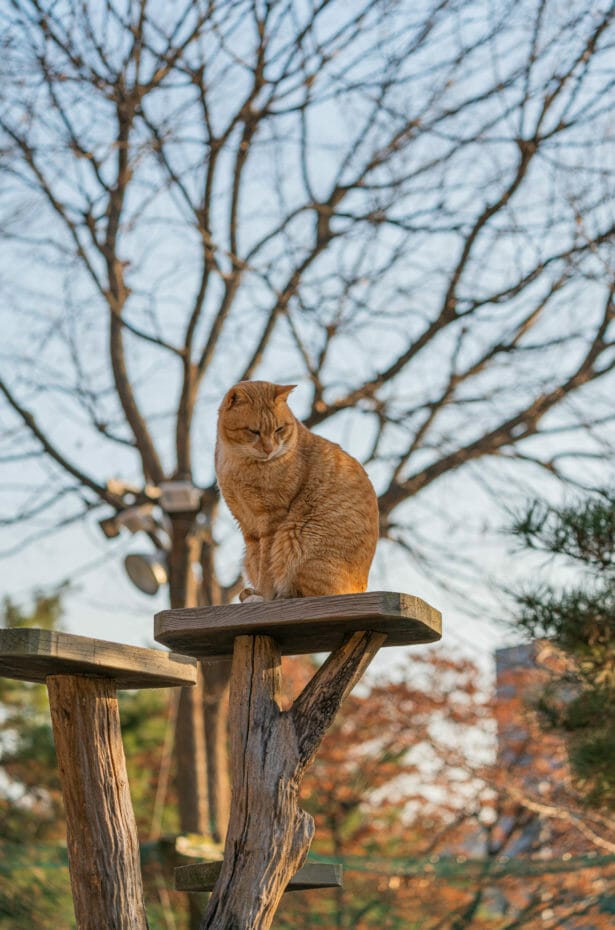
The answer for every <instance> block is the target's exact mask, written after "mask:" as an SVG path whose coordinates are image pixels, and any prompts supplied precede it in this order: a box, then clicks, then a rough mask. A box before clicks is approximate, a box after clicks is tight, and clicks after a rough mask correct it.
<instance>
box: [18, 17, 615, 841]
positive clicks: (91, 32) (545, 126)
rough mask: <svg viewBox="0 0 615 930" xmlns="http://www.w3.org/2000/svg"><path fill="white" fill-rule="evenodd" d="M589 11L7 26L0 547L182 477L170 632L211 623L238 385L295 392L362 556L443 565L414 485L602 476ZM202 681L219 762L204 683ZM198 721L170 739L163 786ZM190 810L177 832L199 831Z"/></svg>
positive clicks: (188, 799) (609, 196)
mask: <svg viewBox="0 0 615 930" xmlns="http://www.w3.org/2000/svg"><path fill="white" fill-rule="evenodd" d="M614 12H615V8H614V5H613V3H611V2H605V0H602V2H596V3H593V4H591V5H590V4H588V5H585V4H582V5H578V4H573V5H570V6H567V5H562V4H559V3H555V2H551V0H514V2H509V0H476V2H472V0H420V2H418V3H415V2H413V3H410V2H404V0H398V2H395V0H381V2H377V0H376V2H374V0H357V2H354V3H352V4H348V3H344V2H342V0H279V2H275V3H272V2H265V0H182V2H178V3H173V4H165V3H158V2H155V0H139V2H137V0H104V2H98V3H93V2H88V0H84V2H79V3H76V2H70V0H64V2H62V0H10V2H9V3H8V4H6V5H5V9H4V11H3V13H2V14H1V15H2V27H1V28H2V33H1V38H0V41H1V44H2V46H1V47H2V55H1V56H0V69H1V78H2V80H1V83H0V133H1V138H2V142H1V143H0V144H1V150H0V151H1V155H0V172H1V177H2V194H1V199H0V210H1V215H2V224H1V232H0V235H1V236H2V243H3V252H2V260H1V264H0V288H1V291H0V293H1V297H2V301H1V305H0V313H1V314H2V320H3V322H2V334H3V337H2V349H1V368H0V392H1V396H2V399H3V401H4V403H3V405H2V407H1V408H0V411H1V412H0V416H1V420H0V424H1V430H2V432H1V435H0V464H2V465H3V466H4V467H6V469H7V470H8V469H13V468H14V467H15V465H16V464H17V465H18V467H19V468H20V469H21V471H22V474H23V476H24V484H25V485H26V486H25V488H24V489H22V491H21V492H16V491H12V494H11V498H10V502H9V503H7V504H5V505H4V507H3V519H2V522H3V525H4V526H5V527H10V528H11V529H12V531H13V528H15V531H16V530H17V529H18V530H19V533H20V536H19V540H18V541H17V542H16V543H11V545H10V546H9V547H8V548H9V549H11V548H13V549H14V547H15V546H16V545H19V546H23V545H26V544H28V543H34V542H35V541H36V539H37V538H38V537H40V536H41V535H42V534H48V533H49V532H51V530H52V529H53V528H54V527H56V526H59V525H62V526H66V525H69V524H71V523H74V522H76V521H80V520H82V519H84V518H88V515H89V514H90V513H91V512H92V511H93V510H94V509H97V508H99V507H100V506H102V505H105V506H106V507H107V508H109V507H111V508H112V511H113V512H115V511H122V510H124V509H125V508H126V507H127V506H128V505H129V504H131V505H135V504H136V505H139V504H150V503H151V504H154V505H157V504H158V503H159V498H158V496H157V493H158V491H159V487H160V484H161V483H163V482H164V481H166V480H169V479H181V480H185V481H187V482H191V483H193V484H194V485H195V486H197V487H199V488H200V489H201V490H202V496H201V499H200V511H199V514H198V518H197V517H196V516H195V514H194V513H186V512H184V513H181V512H173V513H170V514H169V517H170V521H171V522H170V537H171V546H170V554H169V569H170V585H169V588H170V600H171V604H172V605H173V606H181V605H189V604H194V603H196V602H197V601H200V602H202V603H224V602H227V601H228V600H230V599H231V598H232V597H233V595H234V593H235V591H236V590H237V584H238V579H236V578H229V576H228V573H227V574H224V573H222V574H221V573H220V564H219V560H218V559H217V556H216V549H217V543H218V541H219V537H218V535H217V532H216V530H215V525H216V518H217V508H218V498H217V494H216V489H215V485H214V479H213V470H212V454H211V442H212V436H213V427H212V422H213V418H214V410H215V404H216V401H217V399H218V398H219V397H220V396H221V395H222V393H223V391H224V390H225V389H226V388H227V387H228V386H229V385H230V384H231V383H233V382H234V381H237V380H239V379H249V378H252V377H258V376H263V377H271V378H272V379H274V380H276V379H277V380H282V379H283V380H284V381H286V382H287V381H289V380H291V379H295V380H297V381H299V382H301V383H302V384H303V385H304V386H307V387H308V389H309V390H308V392H307V400H306V401H305V403H304V409H303V411H302V415H303V418H304V422H305V423H306V424H307V425H308V426H309V427H311V428H323V429H327V430H329V429H330V430H332V431H333V430H335V429H341V428H345V429H346V430H347V431H348V433H347V435H349V436H350V438H351V441H352V444H353V445H354V446H356V450H357V451H358V453H359V454H360V455H361V457H362V459H363V461H364V462H365V463H366V465H367V467H368V468H369V469H370V471H371V474H372V476H373V479H374V482H375V484H376V487H377V490H378V493H379V499H380V510H381V536H382V539H383V540H390V541H391V543H393V544H395V545H397V546H400V547H403V548H405V549H407V550H408V551H409V552H410V553H411V554H413V555H414V557H415V558H417V559H424V564H425V565H427V564H428V560H431V564H433V562H434V559H440V560H442V559H443V556H444V554H445V550H446V546H445V545H444V543H443V542H442V540H441V539H434V538H433V537H431V538H430V537H429V536H423V535H422V534H421V531H420V529H419V527H418V526H417V520H416V519H415V516H414V509H413V505H412V500H413V499H414V498H415V496H416V495H417V494H419V492H420V493H421V498H422V499H423V498H425V499H426V495H425V492H426V490H427V489H428V488H429V487H430V486H433V485H434V483H435V482H437V481H438V480H439V479H442V478H443V477H445V476H451V475H452V474H454V473H456V471H457V470H459V469H463V470H464V471H466V472H469V473H473V474H475V475H477V476H478V477H479V478H480V480H481V481H483V482H484V484H485V486H486V487H489V488H492V489H495V491H496V492H497V488H498V487H499V488H502V487H503V486H504V485H505V484H506V483H508V482H510V481H512V480H514V476H515V475H518V474H520V472H521V470H522V469H528V468H529V469H532V468H533V469H537V470H538V471H539V472H545V474H547V475H548V476H552V477H555V478H561V477H566V478H571V477H574V475H575V474H576V475H577V476H578V474H579V471H578V470H577V471H576V472H574V471H573V470H572V468H571V466H572V465H574V464H577V465H578V463H579V461H580V462H581V464H582V465H583V466H585V465H587V464H588V463H591V462H592V461H594V460H596V459H598V458H599V457H600V456H603V455H604V452H605V447H606V445H605V444H606V436H607V435H608V433H607V428H608V424H609V422H610V418H611V417H612V416H613V411H612V404H611V405H609V403H608V393H607V392H608V385H609V384H610V385H611V386H612V379H611V374H612V368H613V293H614V290H615V275H614V271H615V265H614V263H613V244H614V241H615V240H614V233H615V222H614V218H613V214H612V203H613V159H612V152H610V153H609V145H610V144H612V131H613V130H612V126H613V110H614V107H613V104H612V99H613V97H612V90H613V83H614V77H613V73H612V70H609V63H610V61H611V57H612V54H613V40H614V36H615V31H614V29H613V18H614ZM205 414H206V416H205ZM195 424H196V426H197V427H198V428H197V429H195ZM329 424H331V425H330V426H329ZM75 436H78V442H75ZM494 463H496V465H497V469H494V468H493V464H494ZM472 469H474V471H473V472H472ZM477 469H478V471H477ZM582 473H583V474H585V470H583V472H582ZM118 474H119V475H124V476H128V477H130V478H131V479H133V480H136V483H137V485H138V487H137V490H136V491H134V490H133V491H131V492H130V494H129V495H128V494H127V493H124V492H122V491H121V490H120V491H118V489H117V485H114V484H109V483H108V479H109V478H110V477H112V476H113V475H118ZM496 479H497V480H498V481H499V482H500V483H499V485H497V486H495V485H494V481H496ZM577 480H578V479H577ZM586 480H587V481H589V480H590V478H589V477H588V478H587V479H586ZM41 521H42V522H41ZM28 525H31V526H32V531H31V532H29V533H26V532H24V527H26V526H28ZM152 538H153V539H154V541H156V535H155V534H153V536H152ZM458 555H459V553H457V556H458ZM441 564H443V563H441ZM448 564H449V565H450V563H448ZM195 565H196V566H199V565H200V571H199V572H198V573H197V572H195V570H194V568H195ZM201 577H202V582H201V581H200V580H198V579H200V578H201ZM206 681H207V684H206V689H207V690H208V696H207V701H206V707H207V708H209V710H208V713H210V714H211V719H210V725H209V727H208V728H207V734H208V736H207V738H208V739H209V741H210V755H211V756H212V757H213V756H214V755H215V753H214V751H213V748H211V747H213V746H214V744H216V745H218V746H221V745H222V742H223V740H222V739H221V738H220V736H219V734H220V732H222V730H223V726H222V723H221V721H220V718H219V708H220V706H221V703H220V702H221V695H223V692H224V690H225V671H224V669H221V668H216V669H210V670H209V672H208V674H207V675H206ZM184 700H185V701H188V700H192V701H193V702H194V697H192V698H189V697H188V696H187V695H186V696H184ZM199 701H200V699H199ZM199 701H197V702H196V703H195V704H194V706H193V707H192V712H191V713H190V714H188V713H185V711H184V709H182V710H181V711H180V719H182V720H185V721H189V725H188V724H186V726H184V727H183V730H182V732H183V736H182V737H181V739H180V753H181V752H185V753H188V757H191V754H192V756H194V752H195V746H196V747H197V748H198V747H199V746H201V745H202V741H203V735H202V728H201V723H200V722H199V719H198V714H199V713H200V711H199V707H200V703H199ZM195 721H196V722H195ZM216 727H217V729H216ZM182 747H183V748H182ZM200 755H201V756H202V753H201V754H200ZM185 768H186V766H184V769H185ZM202 783H203V776H202V773H201V774H200V775H199V774H198V773H197V774H196V775H195V778H194V779H193V780H192V787H191V788H190V787H186V788H185V790H184V791H183V792H182V797H183V798H184V799H185V805H184V807H185V809H184V811H183V815H182V820H183V826H184V828H185V829H191V830H201V831H204V830H205V829H206V828H207V827H208V826H209V827H211V829H213V831H214V832H220V831H221V829H222V826H221V823H222V821H223V813H222V812H221V811H220V809H218V808H216V804H217V803H218V802H216V801H215V798H214V801H213V803H212V804H211V805H210V806H211V809H212V813H211V819H210V822H209V823H208V822H207V817H206V813H205V794H204V791H203V788H202ZM215 784H216V781H215V779H214V781H213V782H212V783H211V790H214V787H213V786H215ZM210 800H211V799H210ZM220 803H221V804H222V806H223V801H221V802H220Z"/></svg>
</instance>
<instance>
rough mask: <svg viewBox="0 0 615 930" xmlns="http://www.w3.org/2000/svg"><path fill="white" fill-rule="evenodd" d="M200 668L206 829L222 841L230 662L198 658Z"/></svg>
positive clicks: (225, 818)
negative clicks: (206, 801) (202, 703)
mask: <svg viewBox="0 0 615 930" xmlns="http://www.w3.org/2000/svg"><path fill="white" fill-rule="evenodd" d="M199 666H200V667H201V668H202V671H203V676H202V677H203V697H204V708H203V710H204V722H205V755H206V760H207V796H208V810H209V829H210V830H211V835H212V838H213V839H214V840H215V841H216V842H218V843H221V842H224V837H225V836H226V828H227V825H228V819H229V811H230V806H231V785H230V772H229V760H228V699H229V680H230V675H231V663H230V661H229V660H228V659H207V660H204V661H202V662H199Z"/></svg>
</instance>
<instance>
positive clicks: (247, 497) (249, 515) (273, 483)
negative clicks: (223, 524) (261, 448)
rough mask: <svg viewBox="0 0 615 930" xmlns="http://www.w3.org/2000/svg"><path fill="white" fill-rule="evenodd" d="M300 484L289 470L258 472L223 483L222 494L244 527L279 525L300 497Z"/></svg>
mask: <svg viewBox="0 0 615 930" xmlns="http://www.w3.org/2000/svg"><path fill="white" fill-rule="evenodd" d="M297 491H298V488H297V483H296V481H295V480H294V476H293V474H292V473H291V472H288V471H287V470H281V469H276V470H275V471H274V470H273V469H270V470H268V469H265V468H264V469H262V471H261V470H256V469H254V470H253V471H252V472H251V473H248V474H244V475H241V476H237V475H235V476H234V477H233V478H232V479H230V480H229V481H228V482H223V486H222V493H223V494H224V497H225V499H226V502H227V504H228V505H229V508H230V510H231V511H232V512H233V514H234V516H235V517H236V518H237V519H238V520H239V521H240V523H241V524H242V525H244V524H246V525H247V524H250V525H254V526H255V527H256V524H258V525H262V524H263V523H269V522H278V521H279V520H280V519H282V518H283V517H284V516H285V515H287V514H288V511H289V508H290V506H291V505H292V503H293V501H294V500H295V499H296V496H297Z"/></svg>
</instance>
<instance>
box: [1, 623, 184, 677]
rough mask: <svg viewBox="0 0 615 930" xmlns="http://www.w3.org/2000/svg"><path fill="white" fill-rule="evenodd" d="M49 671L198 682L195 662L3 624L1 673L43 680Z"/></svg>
mask: <svg viewBox="0 0 615 930" xmlns="http://www.w3.org/2000/svg"><path fill="white" fill-rule="evenodd" d="M49 675H84V676H95V677H97V678H109V679H110V680H112V681H113V682H114V683H115V686H116V687H117V688H167V687H174V686H176V685H192V684H194V683H195V681H196V662H195V661H194V660H193V659H190V658H188V657H187V656H185V655H174V654H173V653H169V652H164V651H163V650H162V649H142V648H140V647H138V646H124V645H121V644H119V643H110V642H107V641H105V640H101V639H91V638H90V637H88V636H75V635H73V634H72V633H60V632H58V631H56V630H41V629H36V628H31V627H28V628H22V629H10V630H0V676H2V677H4V678H17V679H20V680H22V681H38V682H44V681H45V679H46V678H47V677H48V676H49Z"/></svg>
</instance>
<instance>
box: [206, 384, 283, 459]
mask: <svg viewBox="0 0 615 930" xmlns="http://www.w3.org/2000/svg"><path fill="white" fill-rule="evenodd" d="M295 387H296V385H295V384H271V382H269V381H240V382H239V384H235V385H234V386H233V387H232V388H231V389H230V390H229V391H227V393H226V394H225V396H224V400H223V401H222V404H221V405H220V410H219V412H218V435H219V437H220V439H221V440H222V441H223V442H224V443H225V444H226V445H227V447H229V448H230V449H231V450H232V451H233V453H234V454H236V455H240V456H242V457H244V458H248V459H256V460H257V461H260V462H268V461H271V460H272V459H276V458H279V457H280V456H281V455H284V454H285V453H286V452H289V451H290V450H291V449H292V448H293V446H294V445H295V442H296V437H297V421H296V419H295V417H294V416H293V414H292V413H291V411H290V410H289V408H288V406H287V404H286V399H287V397H288V395H289V394H290V392H291V391H292V390H293V388H295Z"/></svg>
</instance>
